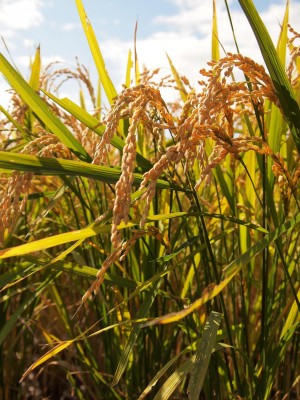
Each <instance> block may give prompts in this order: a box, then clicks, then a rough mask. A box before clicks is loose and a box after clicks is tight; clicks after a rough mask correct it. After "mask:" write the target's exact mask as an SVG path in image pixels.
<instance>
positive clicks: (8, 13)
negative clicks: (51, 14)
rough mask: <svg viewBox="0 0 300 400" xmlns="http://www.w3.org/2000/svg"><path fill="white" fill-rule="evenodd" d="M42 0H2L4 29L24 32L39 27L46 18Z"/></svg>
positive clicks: (1, 17) (0, 13)
mask: <svg viewBox="0 0 300 400" xmlns="http://www.w3.org/2000/svg"><path fill="white" fill-rule="evenodd" d="M41 7H42V2H41V1H40V0H1V2H0V23H1V25H2V28H4V29H5V28H7V29H10V30H22V29H29V28H32V27H36V26H39V25H40V24H41V23H42V22H43V20H44V18H43V15H42V13H41V11H40V8H41Z"/></svg>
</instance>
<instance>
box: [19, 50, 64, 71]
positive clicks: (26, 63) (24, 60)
mask: <svg viewBox="0 0 300 400" xmlns="http://www.w3.org/2000/svg"><path fill="white" fill-rule="evenodd" d="M31 60H33V57H30V56H19V57H17V59H16V64H17V65H18V67H24V69H25V70H28V68H29V67H30V62H31ZM54 62H55V63H65V62H66V60H65V59H64V58H63V57H61V56H60V55H58V54H53V55H50V56H45V57H42V65H43V67H46V66H47V65H48V64H50V63H54Z"/></svg>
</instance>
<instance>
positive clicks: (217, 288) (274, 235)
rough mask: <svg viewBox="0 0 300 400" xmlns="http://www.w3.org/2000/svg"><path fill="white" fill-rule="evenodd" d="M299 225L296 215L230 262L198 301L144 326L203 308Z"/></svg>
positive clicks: (166, 321)
mask: <svg viewBox="0 0 300 400" xmlns="http://www.w3.org/2000/svg"><path fill="white" fill-rule="evenodd" d="M299 223H300V214H297V216H296V217H295V218H292V219H290V220H289V221H287V222H286V223H285V224H283V225H281V226H280V227H278V228H277V229H275V230H274V231H273V232H271V233H268V234H267V235H265V237H264V238H263V239H261V240H260V241H259V242H257V243H256V244H255V245H254V246H252V247H251V248H250V249H249V250H247V251H246V252H245V253H244V254H242V255H241V256H240V257H238V258H237V259H236V260H234V261H232V262H231V263H230V264H229V265H228V266H227V267H226V268H225V269H224V276H225V278H224V279H223V280H222V281H221V282H220V283H219V284H217V285H212V286H211V287H210V288H209V289H208V290H207V291H206V292H205V293H204V294H203V295H202V296H201V297H200V298H199V299H197V300H196V301H194V302H193V303H192V304H190V305H189V306H188V307H186V308H185V309H183V310H181V311H178V312H173V313H170V314H167V315H163V316H162V317H158V318H155V319H153V320H150V321H148V322H146V323H145V324H144V325H145V326H150V325H157V324H169V323H171V322H177V321H180V320H181V319H182V318H185V317H186V316H187V315H189V314H190V313H191V312H193V311H194V310H196V309H197V308H199V307H201V306H203V305H204V304H206V303H207V302H208V301H210V300H212V299H213V298H214V297H216V296H217V295H218V294H219V293H220V292H221V291H222V290H223V289H224V288H225V287H226V286H227V285H228V283H229V282H230V281H231V280H232V278H233V277H234V276H235V275H236V274H237V273H238V272H239V271H240V270H241V268H242V267H243V266H244V265H247V264H248V263H249V262H250V260H251V259H252V258H254V257H255V256H257V255H258V254H259V253H261V252H262V251H263V250H264V249H265V248H266V247H268V246H269V245H270V244H271V243H273V242H274V241H275V240H276V239H278V238H279V237H281V236H282V235H283V234H284V233H286V232H287V231H288V230H289V229H291V228H295V227H296V226H297V225H298V224H299Z"/></svg>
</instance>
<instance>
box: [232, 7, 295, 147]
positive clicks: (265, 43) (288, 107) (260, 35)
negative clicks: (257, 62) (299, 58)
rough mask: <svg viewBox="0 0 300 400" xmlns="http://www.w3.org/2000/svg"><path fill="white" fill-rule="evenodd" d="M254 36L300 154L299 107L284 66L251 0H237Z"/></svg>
mask: <svg viewBox="0 0 300 400" xmlns="http://www.w3.org/2000/svg"><path fill="white" fill-rule="evenodd" d="M239 3H240V5H241V7H242V9H243V11H244V13H245V15H246V17H247V18H248V21H249V23H250V25H251V28H252V30H253V32H254V34H255V36H256V39H257V42H258V44H259V47H260V50H261V54H262V56H263V58H264V60H265V63H266V66H267V68H268V70H269V73H270V76H271V78H272V81H273V84H274V87H275V90H276V92H277V95H278V99H279V102H280V105H281V107H282V110H283V113H284V115H285V117H286V119H287V121H288V123H289V126H290V129H291V132H292V135H293V138H294V141H295V144H296V147H297V150H298V152H299V154H300V109H299V105H298V103H297V101H296V100H295V98H294V93H293V89H292V87H291V84H290V82H289V80H288V77H287V75H286V72H285V70H284V66H283V64H282V62H281V61H280V58H279V56H278V54H277V52H276V48H275V46H274V44H273V42H272V39H271V37H270V35H269V32H268V30H267V28H266V27H265V25H264V23H263V21H262V19H261V17H260V15H259V13H258V12H257V10H256V8H255V6H254V3H253V1H252V0H239Z"/></svg>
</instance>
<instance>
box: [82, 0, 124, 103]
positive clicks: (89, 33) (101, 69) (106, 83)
mask: <svg viewBox="0 0 300 400" xmlns="http://www.w3.org/2000/svg"><path fill="white" fill-rule="evenodd" d="M76 5H77V9H78V13H79V16H80V20H81V24H82V27H83V29H84V32H85V35H86V38H87V41H88V44H89V46H90V50H91V53H92V56H93V58H94V61H95V65H96V68H97V71H98V74H99V77H100V80H101V84H102V86H103V89H104V91H105V94H106V96H107V99H108V101H109V103H110V104H112V103H113V99H114V98H115V97H116V96H117V91H116V89H115V87H114V85H113V83H112V81H111V79H110V76H109V74H108V72H107V69H106V66H105V62H104V59H103V56H102V53H101V50H100V47H99V44H98V41H97V39H96V36H95V33H94V30H93V27H92V25H91V23H90V20H89V19H88V16H87V15H86V12H85V9H84V7H83V4H82V1H81V0H76Z"/></svg>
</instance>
